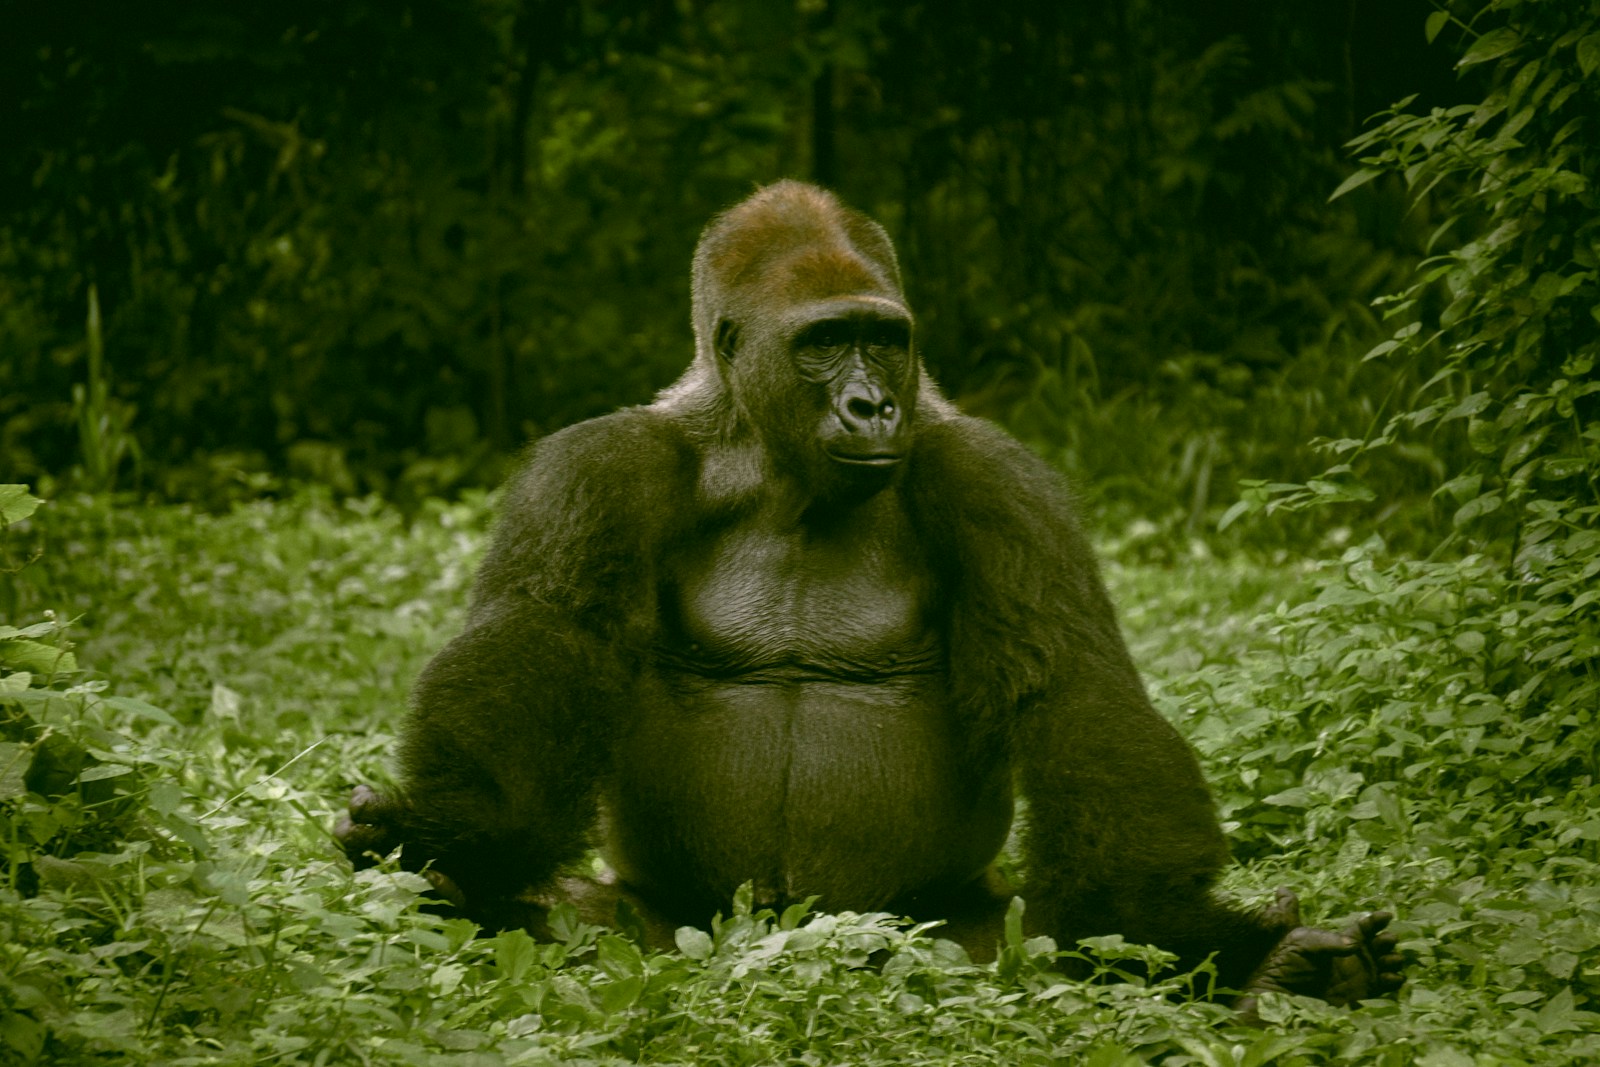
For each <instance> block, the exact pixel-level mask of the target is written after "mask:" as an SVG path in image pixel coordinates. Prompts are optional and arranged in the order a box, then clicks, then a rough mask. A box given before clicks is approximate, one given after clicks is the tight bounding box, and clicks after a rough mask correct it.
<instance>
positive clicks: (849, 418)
mask: <svg viewBox="0 0 1600 1067" xmlns="http://www.w3.org/2000/svg"><path fill="white" fill-rule="evenodd" d="M840 400H842V401H843V403H842V404H841V405H840V406H839V421H840V422H841V423H843V424H844V428H845V429H846V430H848V431H849V432H850V433H853V434H861V435H862V436H864V437H885V438H887V437H893V436H894V432H895V430H896V429H897V428H898V427H899V425H900V406H899V405H898V404H896V403H895V402H894V397H892V396H889V395H888V394H886V393H885V392H884V391H883V390H882V389H879V388H877V387H875V386H872V385H868V384H865V383H862V384H852V385H850V386H847V387H846V388H845V391H844V395H843V396H841V397H840Z"/></svg>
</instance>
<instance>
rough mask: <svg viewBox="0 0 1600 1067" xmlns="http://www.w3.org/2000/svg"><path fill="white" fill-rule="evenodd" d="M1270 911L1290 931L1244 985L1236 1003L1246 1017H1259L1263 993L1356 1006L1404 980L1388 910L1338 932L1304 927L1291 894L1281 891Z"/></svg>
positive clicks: (1397, 985)
mask: <svg viewBox="0 0 1600 1067" xmlns="http://www.w3.org/2000/svg"><path fill="white" fill-rule="evenodd" d="M1269 910H1270V911H1271V912H1272V914H1273V916H1274V918H1277V917H1280V916H1281V917H1282V919H1283V920H1284V922H1285V924H1286V925H1290V926H1291V929H1290V930H1289V932H1288V933H1286V934H1284V935H1283V939H1282V940H1281V941H1279V942H1278V943H1277V945H1276V946H1274V947H1273V949H1272V951H1271V952H1269V953H1267V958H1266V959H1265V960H1263V961H1262V962H1261V966H1259V967H1257V968H1256V973H1255V974H1253V975H1251V977H1250V981H1248V982H1247V983H1245V988H1244V992H1243V993H1242V994H1241V995H1240V997H1239V1001H1238V1005H1237V1006H1238V1008H1239V1012H1240V1014H1241V1015H1243V1016H1244V1017H1245V1018H1247V1019H1253V1018H1254V1017H1255V1011H1256V998H1257V997H1258V996H1259V995H1260V994H1262V993H1294V994H1297V995H1300V996H1307V997H1320V998H1322V999H1323V1000H1326V1001H1327V1002H1328V1003H1330V1004H1352V1003H1354V1002H1356V1001H1358V1000H1366V999H1368V998H1369V997H1378V996H1383V995H1384V994H1387V993H1392V992H1394V991H1395V990H1397V989H1399V988H1400V986H1401V985H1402V984H1403V983H1404V982H1405V976H1404V975H1403V974H1402V973H1401V971H1402V968H1403V967H1404V965H1405V960H1404V958H1403V957H1402V956H1401V955H1400V954H1399V953H1398V952H1396V951H1395V935H1394V934H1392V933H1390V932H1389V931H1388V930H1386V929H1384V928H1385V927H1386V926H1388V925H1389V921H1390V920H1391V919H1393V918H1394V916H1393V915H1391V914H1390V913H1389V912H1386V911H1373V912H1368V913H1367V914H1365V915H1362V916H1360V917H1359V918H1357V919H1356V920H1355V921H1354V922H1352V923H1351V924H1350V925H1349V926H1347V927H1345V928H1344V930H1342V931H1340V932H1338V933H1335V932H1334V931H1332V930H1322V929H1318V928H1316V927H1313V926H1301V925H1300V924H1299V921H1300V904H1299V901H1298V900H1296V899H1295V898H1294V895H1293V894H1292V893H1288V892H1287V891H1286V890H1279V891H1278V899H1277V901H1276V902H1275V903H1273V904H1272V905H1270V906H1269Z"/></svg>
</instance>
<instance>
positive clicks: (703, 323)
mask: <svg viewBox="0 0 1600 1067" xmlns="http://www.w3.org/2000/svg"><path fill="white" fill-rule="evenodd" d="M693 278H694V337H695V359H696V362H697V363H704V362H711V361H713V360H714V356H715V353H714V350H713V346H714V345H715V343H716V334H717V326H718V324H719V323H720V322H723V321H728V322H730V323H732V324H733V325H734V326H735V327H737V328H740V329H743V328H745V327H747V326H748V325H749V324H750V323H751V322H752V321H753V320H759V319H763V318H764V319H765V320H769V321H771V320H776V319H777V318H779V317H781V316H782V314H783V312H784V310H785V309H786V308H788V307H793V306H795V305H799V304H806V303H811V302H814V301H818V300H825V299H827V298H829V297H837V296H849V295H855V296H869V297H870V296H876V297H879V298H882V299H886V300H890V301H893V302H894V303H895V304H897V305H899V307H900V308H901V309H902V310H904V308H905V297H904V296H903V295H902V294H901V291H900V264H899V262H898V261H897V260H896V259H895V254H894V246H893V245H892V244H890V243H889V235H888V234H886V233H885V232H884V230H883V227H882V226H879V225H878V224H877V223H876V222H874V221H872V220H871V219H870V218H868V217H867V216H865V215H863V214H862V213H861V212H859V211H855V210H853V209H851V208H848V207H845V206H844V205H843V204H841V203H840V202H839V199H838V198H837V197H835V196H834V195H833V194H832V193H830V192H828V191H827V190H826V189H821V188H818V187H817V186H815V185H808V184H806V183H805V182H797V181H788V180H785V181H780V182H776V183H774V184H772V185H769V186H767V187H766V188H764V189H762V190H760V191H759V192H757V193H756V194H755V195H754V196H752V197H750V198H749V199H748V200H745V201H743V202H741V203H739V204H737V205H735V206H734V207H732V208H730V209H728V210H727V211H725V212H723V213H722V214H721V215H718V216H717V217H716V218H715V219H713V220H712V221H711V223H710V224H709V225H708V226H707V227H706V228H705V232H704V233H702V234H701V236H700V244H699V247H698V248H696V250H695V255H694V275H693Z"/></svg>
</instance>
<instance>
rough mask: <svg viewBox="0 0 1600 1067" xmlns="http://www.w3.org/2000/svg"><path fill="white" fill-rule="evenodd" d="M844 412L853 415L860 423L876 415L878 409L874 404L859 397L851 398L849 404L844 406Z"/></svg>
mask: <svg viewBox="0 0 1600 1067" xmlns="http://www.w3.org/2000/svg"><path fill="white" fill-rule="evenodd" d="M845 410H847V411H849V412H850V414H852V415H854V416H855V417H856V418H858V419H860V420H861V421H862V422H866V421H867V420H868V419H870V418H872V416H874V415H876V414H877V413H878V407H877V405H876V404H874V403H873V402H872V401H870V400H868V399H866V398H865V397H860V396H853V397H851V398H850V402H849V403H848V404H846V405H845Z"/></svg>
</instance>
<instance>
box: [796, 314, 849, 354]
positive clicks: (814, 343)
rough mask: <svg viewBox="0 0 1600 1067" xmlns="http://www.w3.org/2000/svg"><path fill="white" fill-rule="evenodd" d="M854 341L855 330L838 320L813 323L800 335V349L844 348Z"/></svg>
mask: <svg viewBox="0 0 1600 1067" xmlns="http://www.w3.org/2000/svg"><path fill="white" fill-rule="evenodd" d="M854 339H855V328H854V327H853V326H852V325H851V324H850V323H848V322H844V321H842V320H839V319H827V320H824V321H822V322H814V323H812V324H811V325H810V326H807V327H806V328H805V330H803V331H802V332H801V334H800V337H799V341H800V347H802V348H823V349H829V348H844V347H845V346H847V345H849V344H850V342H851V341H853V340H854Z"/></svg>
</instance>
